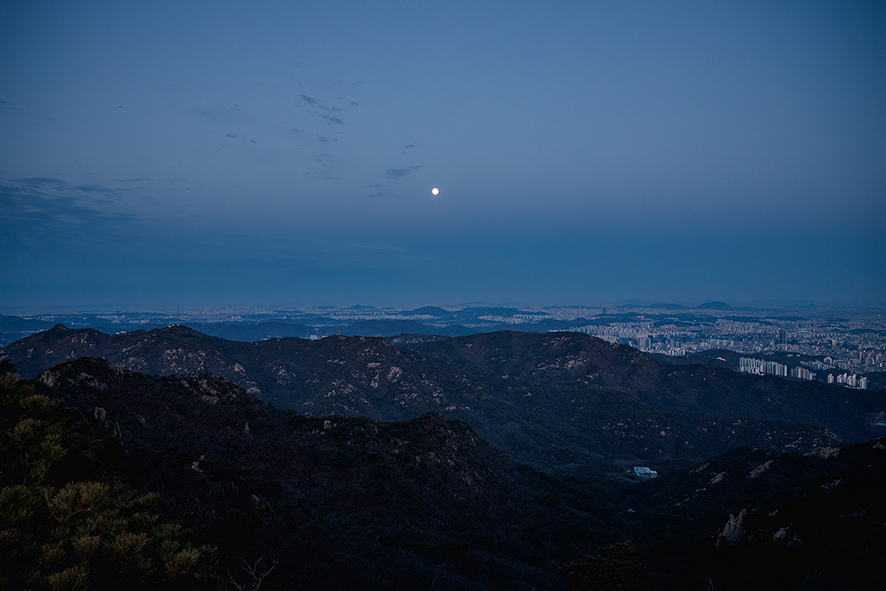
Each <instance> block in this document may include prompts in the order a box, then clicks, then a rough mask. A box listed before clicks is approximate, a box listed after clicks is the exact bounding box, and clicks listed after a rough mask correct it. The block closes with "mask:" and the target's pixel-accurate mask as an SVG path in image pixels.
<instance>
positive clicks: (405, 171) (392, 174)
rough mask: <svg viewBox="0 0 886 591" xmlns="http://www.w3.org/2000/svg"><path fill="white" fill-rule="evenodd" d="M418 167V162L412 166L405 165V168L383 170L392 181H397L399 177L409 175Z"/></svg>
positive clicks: (419, 166)
mask: <svg viewBox="0 0 886 591" xmlns="http://www.w3.org/2000/svg"><path fill="white" fill-rule="evenodd" d="M420 168H421V165H420V164H413V165H412V166H407V167H406V168H389V169H388V170H387V171H385V175H386V176H387V177H388V178H389V179H391V180H393V181H399V180H400V179H402V178H405V177H407V176H409V175H410V174H412V173H413V172H415V171H416V170H418V169H420Z"/></svg>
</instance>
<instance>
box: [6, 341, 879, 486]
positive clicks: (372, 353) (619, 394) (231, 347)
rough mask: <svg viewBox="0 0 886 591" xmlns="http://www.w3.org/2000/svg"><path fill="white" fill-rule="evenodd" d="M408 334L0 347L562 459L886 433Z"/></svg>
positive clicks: (717, 381) (671, 383)
mask: <svg viewBox="0 0 886 591" xmlns="http://www.w3.org/2000/svg"><path fill="white" fill-rule="evenodd" d="M407 341H411V339H407ZM407 341H403V340H400V341H398V342H399V343H400V345H399V347H400V348H397V347H394V346H393V345H392V342H391V341H390V340H388V339H383V338H368V337H345V336H336V337H329V338H325V339H320V340H317V341H308V340H302V339H270V340H265V341H261V342H256V343H242V342H234V341H228V340H224V339H219V338H213V337H208V336H206V335H203V334H201V333H198V332H195V331H193V330H190V329H188V328H185V327H182V326H171V327H167V328H164V329H159V330H151V331H135V332H131V333H125V334H118V335H106V334H103V333H100V332H97V331H94V330H88V329H84V330H69V329H66V328H64V327H62V326H56V327H54V328H53V329H52V330H50V331H47V332H44V333H39V334H35V335H32V336H30V337H28V338H26V339H22V340H21V341H18V342H16V343H13V344H12V345H9V346H8V347H6V348H4V349H3V350H2V351H0V355H2V356H8V357H10V358H11V359H12V361H13V362H15V363H16V366H17V367H18V368H19V370H20V372H21V373H22V375H24V376H28V377H30V376H34V375H36V374H37V373H39V372H40V371H42V370H44V369H46V368H47V367H51V366H52V365H54V364H57V363H59V362H62V361H65V360H70V359H75V358H77V357H81V356H93V357H104V358H106V359H109V360H110V361H112V362H113V363H115V364H117V365H118V366H120V367H121V368H123V369H127V370H133V371H139V372H145V373H150V374H153V375H175V374H187V373H213V374H215V375H219V376H222V377H225V378H227V379H229V380H231V381H232V382H234V383H236V384H238V385H239V386H240V387H243V388H244V389H245V390H246V391H248V392H250V393H252V394H254V395H256V396H260V397H261V398H262V399H263V400H266V401H268V402H271V403H273V404H275V405H277V406H280V407H283V408H291V409H294V410H297V411H298V412H301V413H306V414H312V415H323V414H329V413H340V414H343V415H349V416H356V415H362V416H366V417H369V418H372V419H376V420H389V421H390V420H405V419H409V418H412V417H415V416H418V415H420V414H422V413H425V412H429V411H434V412H439V413H441V414H443V415H445V416H448V417H453V418H460V419H463V420H465V421H467V422H468V423H469V424H471V425H472V426H473V427H474V428H475V429H476V430H477V431H478V432H479V433H480V434H481V435H482V436H483V437H484V438H486V439H487V440H488V441H490V442H491V443H492V444H493V445H495V446H497V447H498V448H500V449H502V450H503V451H505V452H506V453H508V454H509V455H511V456H512V457H513V458H515V459H518V460H520V461H523V462H528V463H530V464H532V465H534V466H537V467H541V468H546V469H551V468H563V467H568V466H579V465H586V464H589V463H595V462H598V461H600V460H602V459H611V460H618V461H623V462H635V461H636V462H655V463H656V465H658V466H659V467H666V466H669V465H671V464H670V462H674V461H676V462H677V463H678V464H679V463H681V462H682V463H685V462H692V461H697V460H699V459H702V458H705V457H708V456H710V455H713V454H716V453H721V452H723V451H726V450H728V449H733V448H735V447H737V446H740V445H751V446H756V447H761V448H767V449H797V450H801V451H805V450H809V449H812V448H813V447H815V446H821V445H833V444H836V443H839V442H841V441H861V440H864V439H868V438H870V437H874V436H876V434H877V433H879V432H880V431H878V429H881V427H878V426H877V422H876V420H875V418H876V417H878V416H879V415H878V414H877V413H882V411H883V408H882V405H883V402H882V401H881V400H879V397H877V396H875V395H874V393H868V392H858V391H849V390H847V389H845V388H840V387H835V386H827V385H825V384H818V383H792V382H787V381H785V380H780V379H778V378H774V377H762V378H761V377H756V376H749V375H744V374H738V373H736V372H732V371H729V370H723V369H717V368H711V367H705V366H701V365H690V366H669V365H663V364H661V363H659V362H657V361H656V360H654V359H652V358H651V357H649V356H647V355H645V354H643V353H641V352H639V351H637V350H635V349H632V348H630V347H626V346H622V345H611V344H609V343H606V342H604V341H601V340H599V339H596V338H594V337H590V336H587V335H582V334H578V333H550V334H531V333H516V332H500V333H491V334H481V335H473V336H467V337H459V338H452V339H440V338H437V337H434V339H433V340H430V341H424V342H420V343H413V344H409V342H407Z"/></svg>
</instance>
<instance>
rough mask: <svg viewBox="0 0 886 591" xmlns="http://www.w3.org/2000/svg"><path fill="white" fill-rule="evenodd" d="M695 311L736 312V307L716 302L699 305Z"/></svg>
mask: <svg viewBox="0 0 886 591" xmlns="http://www.w3.org/2000/svg"><path fill="white" fill-rule="evenodd" d="M694 309H695V310H735V307H733V306H730V305H729V304H727V303H725V302H720V301H717V300H714V301H713V302H705V303H704V304H699V305H697V306H696V307H695V308H694Z"/></svg>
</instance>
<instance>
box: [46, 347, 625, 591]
mask: <svg viewBox="0 0 886 591" xmlns="http://www.w3.org/2000/svg"><path fill="white" fill-rule="evenodd" d="M34 382H35V384H37V385H38V386H39V389H38V392H39V393H41V394H47V395H50V396H53V397H62V398H63V399H64V400H65V401H66V402H67V403H68V404H70V405H72V406H73V407H75V408H77V409H78V410H79V412H80V414H81V416H82V417H83V420H84V421H86V422H87V423H88V424H89V425H91V427H90V429H91V432H92V434H93V436H94V437H99V438H104V439H105V440H106V441H109V442H110V443H111V445H110V447H107V448H106V451H105V454H104V455H103V456H102V458H101V460H102V462H103V467H104V472H105V474H106V476H105V478H107V479H108V480H110V481H113V482H116V483H117V486H120V485H123V484H125V485H126V486H128V487H130V488H133V489H137V490H143V491H152V492H157V493H159V494H160V497H161V500H162V503H163V507H164V511H165V513H166V514H167V515H169V516H172V517H173V518H174V519H176V520H178V521H181V522H183V523H185V524H187V525H189V526H191V527H196V528H200V530H201V531H202V532H203V533H204V535H205V537H206V539H207V541H209V542H211V543H213V544H215V545H217V546H219V547H220V549H221V553H222V557H223V558H224V559H225V560H228V561H229V562H228V564H232V565H233V564H236V563H238V562H239V561H240V558H241V557H248V558H249V561H250V562H252V561H254V560H255V559H256V558H258V557H259V556H262V555H264V556H267V557H268V559H269V561H279V564H278V568H277V569H276V571H275V572H276V574H275V576H274V577H270V578H269V581H268V584H269V585H274V587H272V588H294V587H297V586H301V585H306V586H308V588H312V589H357V588H371V589H375V588H378V589H382V588H384V589H420V588H431V587H433V588H435V589H465V590H470V589H478V590H480V589H492V588H508V589H527V590H528V589H531V588H538V589H555V588H557V587H558V586H559V583H558V579H557V576H556V575H555V574H554V572H553V566H554V565H556V564H559V563H560V562H562V561H563V560H565V559H568V558H571V557H574V556H576V555H579V554H580V553H581V551H582V550H583V549H584V548H586V547H591V546H593V545H596V544H599V543H603V542H604V541H607V540H612V539H617V531H616V528H615V526H614V524H613V522H612V519H611V515H613V514H614V511H613V510H612V509H611V508H610V506H609V505H610V504H611V503H610V501H608V500H606V496H605V495H604V494H603V493H602V492H598V493H594V494H590V493H589V492H581V491H579V490H577V489H575V488H570V487H568V486H565V485H564V484H562V483H560V482H558V481H556V480H554V479H552V478H550V477H547V476H545V475H543V474H541V473H538V472H535V471H534V470H532V469H529V468H526V467H521V466H518V465H515V464H514V463H512V462H511V461H509V460H508V459H507V458H506V457H505V456H504V455H503V454H501V453H500V452H499V451H497V450H496V449H494V448H493V447H491V446H490V445H489V444H487V443H486V442H485V441H483V440H482V439H481V438H480V437H479V436H478V435H477V434H476V433H475V432H474V431H473V430H472V429H471V428H470V427H469V426H468V425H467V424H466V423H464V422H461V421H453V420H446V419H443V418H442V417H441V416H440V415H438V414H425V415H422V416H419V417H417V418H413V419H410V420H409V421H405V422H398V423H384V422H378V421H372V420H369V419H366V418H363V417H343V416H340V415H332V416H325V417H306V416H303V415H298V414H295V413H293V412H291V411H285V410H281V409H275V408H273V407H270V406H268V405H266V404H265V403H263V402H261V401H260V400H259V399H257V398H255V397H254V396H251V395H249V394H248V393H246V392H245V391H244V390H242V389H241V388H239V387H237V386H236V385H234V384H232V383H230V382H228V381H226V380H224V379H222V378H219V377H217V376H212V375H208V374H201V375H190V376H173V377H153V376H148V375H144V374H139V373H135V372H127V371H123V370H121V369H119V368H117V367H116V366H114V365H112V364H110V363H109V362H107V361H106V360H101V359H93V358H81V359H78V360H76V361H71V362H67V363H64V364H61V365H58V366H55V367H53V368H51V369H49V370H47V371H45V372H43V373H42V374H40V375H39V376H38V377H37V378H36V379H35V380H34Z"/></svg>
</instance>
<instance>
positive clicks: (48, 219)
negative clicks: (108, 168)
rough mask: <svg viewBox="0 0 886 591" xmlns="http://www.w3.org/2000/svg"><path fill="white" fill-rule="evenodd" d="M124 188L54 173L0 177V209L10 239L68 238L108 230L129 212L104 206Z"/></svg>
mask: <svg viewBox="0 0 886 591" xmlns="http://www.w3.org/2000/svg"><path fill="white" fill-rule="evenodd" d="M121 193H122V192H121V191H120V190H119V189H113V188H111V187H106V186H104V185H75V184H73V183H69V182H67V181H65V180H62V179H57V178H51V177H29V178H22V179H11V180H0V210H2V211H3V218H4V221H5V222H6V224H5V226H6V227H5V231H4V234H5V238H6V240H9V241H15V242H20V243H29V242H33V241H65V240H68V239H71V238H73V237H78V239H79V238H82V237H84V236H91V235H97V234H106V233H107V231H108V230H111V229H113V228H115V227H118V226H119V225H120V224H121V223H122V222H123V221H124V220H126V219H128V218H127V216H125V215H122V214H119V213H114V212H110V211H107V210H106V209H103V208H102V207H101V206H103V205H109V204H113V203H115V202H117V201H118V200H119V199H120V198H121Z"/></svg>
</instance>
